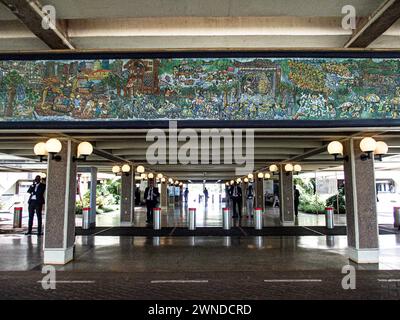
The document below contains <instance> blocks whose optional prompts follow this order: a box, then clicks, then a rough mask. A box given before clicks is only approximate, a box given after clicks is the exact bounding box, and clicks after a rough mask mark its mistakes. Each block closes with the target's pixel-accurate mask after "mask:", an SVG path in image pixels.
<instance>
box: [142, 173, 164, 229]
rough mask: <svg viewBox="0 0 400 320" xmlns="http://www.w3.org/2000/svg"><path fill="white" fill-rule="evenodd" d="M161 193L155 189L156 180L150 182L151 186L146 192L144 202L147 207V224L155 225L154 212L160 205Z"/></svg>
mask: <svg viewBox="0 0 400 320" xmlns="http://www.w3.org/2000/svg"><path fill="white" fill-rule="evenodd" d="M159 196H160V193H159V192H158V188H157V187H154V180H149V186H148V187H147V188H146V189H145V190H144V200H145V201H146V207H147V220H146V222H147V223H153V210H154V208H155V207H156V205H157V203H158V197H159Z"/></svg>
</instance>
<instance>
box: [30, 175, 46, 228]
mask: <svg viewBox="0 0 400 320" xmlns="http://www.w3.org/2000/svg"><path fill="white" fill-rule="evenodd" d="M45 192H46V185H45V184H44V183H42V179H41V177H40V176H36V178H35V180H34V181H33V184H32V185H31V186H30V187H29V189H28V193H30V194H31V195H30V197H29V200H28V204H29V206H28V211H29V222H28V232H27V233H26V235H30V234H32V226H33V219H34V217H35V213H36V216H37V220H38V233H37V234H38V236H41V235H42V234H43V233H42V209H43V205H44V195H45Z"/></svg>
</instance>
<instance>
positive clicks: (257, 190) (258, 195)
mask: <svg viewBox="0 0 400 320" xmlns="http://www.w3.org/2000/svg"><path fill="white" fill-rule="evenodd" d="M253 180H254V197H255V198H254V199H255V201H254V208H263V209H264V177H262V178H259V177H258V176H257V172H254V178H253Z"/></svg>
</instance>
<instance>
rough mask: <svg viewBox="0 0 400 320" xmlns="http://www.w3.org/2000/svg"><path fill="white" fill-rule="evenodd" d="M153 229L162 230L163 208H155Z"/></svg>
mask: <svg viewBox="0 0 400 320" xmlns="http://www.w3.org/2000/svg"><path fill="white" fill-rule="evenodd" d="M153 229H154V230H161V208H154V209H153Z"/></svg>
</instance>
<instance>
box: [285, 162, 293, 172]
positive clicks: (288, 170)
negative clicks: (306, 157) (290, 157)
mask: <svg viewBox="0 0 400 320" xmlns="http://www.w3.org/2000/svg"><path fill="white" fill-rule="evenodd" d="M285 171H286V172H292V171H293V165H292V164H291V163H288V164H286V165H285Z"/></svg>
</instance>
